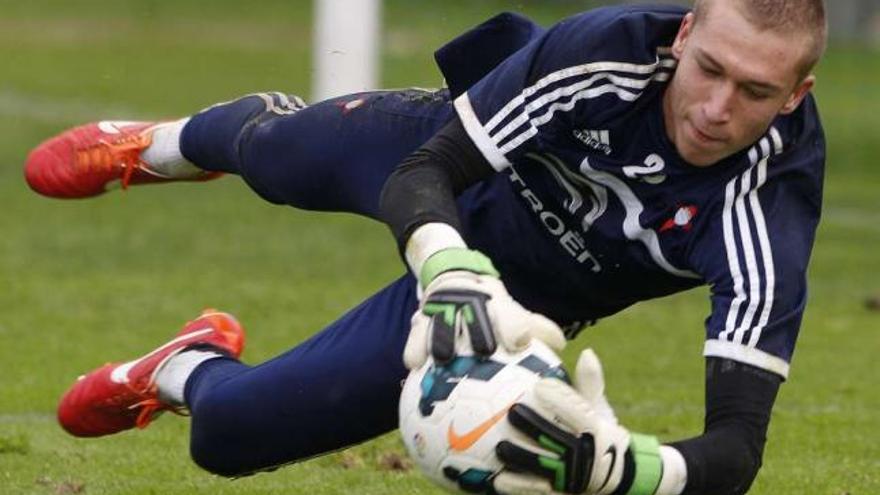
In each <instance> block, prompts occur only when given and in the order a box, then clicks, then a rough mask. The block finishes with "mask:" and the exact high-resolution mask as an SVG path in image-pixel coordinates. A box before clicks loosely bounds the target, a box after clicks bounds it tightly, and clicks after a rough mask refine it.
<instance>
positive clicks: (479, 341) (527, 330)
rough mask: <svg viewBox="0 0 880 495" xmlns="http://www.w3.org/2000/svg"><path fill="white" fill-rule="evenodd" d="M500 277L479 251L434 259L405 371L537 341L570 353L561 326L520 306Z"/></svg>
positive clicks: (424, 271) (424, 272)
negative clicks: (463, 354)
mask: <svg viewBox="0 0 880 495" xmlns="http://www.w3.org/2000/svg"><path fill="white" fill-rule="evenodd" d="M498 276H499V275H498V272H497V271H496V270H495V267H494V266H493V265H492V262H491V260H489V258H488V257H486V256H485V255H484V254H482V253H480V252H479V251H475V250H471V249H465V248H448V249H443V250H441V251H438V252H436V253H434V254H433V255H431V256H430V257H429V258H428V259H427V260H426V261H425V262H424V264H423V265H422V267H421V273H420V276H419V281H420V284H421V288H422V289H423V290H424V295H423V296H422V298H421V304H420V306H419V309H418V311H416V313H415V314H414V315H413V318H412V330H411V331H410V335H409V339H408V340H407V342H406V347H405V349H404V353H403V360H404V363H405V364H406V367H407V368H409V369H416V368H419V367H421V366H422V365H423V364H424V363H425V361H426V360H427V359H428V356H429V355H431V356H433V358H434V360H435V361H436V362H438V363H440V364H443V363H447V362H449V361H450V360H452V359H453V358H454V357H455V356H456V354H459V353H460V352H461V351H462V350H463V349H468V348H469V350H472V351H473V352H474V353H475V354H477V355H478V356H489V355H491V354H492V353H494V352H495V350H496V349H497V348H498V344H499V343H500V344H501V346H503V347H504V348H505V349H506V350H508V351H510V352H516V351H519V350H522V349H524V348H525V347H526V346H527V345H528V344H529V341H530V340H531V339H532V338H537V339H538V340H541V341H543V342H544V343H545V344H547V345H548V346H549V347H550V348H552V349H554V350H557V351H559V350H561V349H562V348H563V347H565V336H564V335H563V333H562V330H561V329H560V328H559V326H558V325H556V323H554V322H553V321H551V320H550V319H548V318H546V317H545V316H543V315H540V314H538V313H533V312H531V311H529V310H527V309H525V308H523V307H522V306H520V304H519V303H517V302H516V301H514V300H513V298H512V297H510V294H508V293H507V289H506V288H505V287H504V284H503V283H502V282H501V280H500V279H499V278H498Z"/></svg>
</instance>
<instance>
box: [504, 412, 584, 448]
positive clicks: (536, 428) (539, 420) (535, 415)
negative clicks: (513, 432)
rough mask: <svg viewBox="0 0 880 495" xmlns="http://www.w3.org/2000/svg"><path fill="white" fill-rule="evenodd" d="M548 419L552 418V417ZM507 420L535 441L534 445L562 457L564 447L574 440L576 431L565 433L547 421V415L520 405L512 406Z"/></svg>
mask: <svg viewBox="0 0 880 495" xmlns="http://www.w3.org/2000/svg"><path fill="white" fill-rule="evenodd" d="M550 417H553V416H552V415H551V416H550ZM507 420H508V421H509V422H510V424H511V425H512V426H513V427H514V428H516V429H517V430H519V431H521V432H522V433H524V434H525V435H526V436H528V437H529V438H531V439H532V440H534V441H535V443H536V444H537V445H538V446H540V447H541V448H543V449H546V450H547V451H549V452H554V453H556V454H559V455H563V454H564V453H565V450H566V446H568V445H570V444H571V443H572V442H573V441H574V440H575V436H574V435H575V434H576V433H579V432H577V430H573V431H574V432H576V433H573V431H567V430H566V429H565V428H563V427H562V426H567V425H559V424H557V423H556V422H554V421H551V420H549V419H547V415H546V414H544V413H543V411H542V412H538V411H537V410H536V409H534V408H532V407H530V406H528V405H526V404H522V403H517V404H514V405H513V407H511V408H510V411H508V412H507Z"/></svg>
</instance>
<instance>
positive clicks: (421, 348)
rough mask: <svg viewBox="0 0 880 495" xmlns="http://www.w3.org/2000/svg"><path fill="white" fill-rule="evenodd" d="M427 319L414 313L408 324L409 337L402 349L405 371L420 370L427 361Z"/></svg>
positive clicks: (418, 313)
mask: <svg viewBox="0 0 880 495" xmlns="http://www.w3.org/2000/svg"><path fill="white" fill-rule="evenodd" d="M428 321H429V319H428V317H426V316H424V315H422V314H421V312H416V314H415V315H413V317H412V321H411V324H410V331H409V337H408V338H407V339H406V346H405V347H404V348H403V364H404V365H405V366H406V367H407V369H410V370H415V369H418V368H421V367H422V365H424V364H425V361H427V360H428Z"/></svg>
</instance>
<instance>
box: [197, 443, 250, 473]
mask: <svg viewBox="0 0 880 495" xmlns="http://www.w3.org/2000/svg"><path fill="white" fill-rule="evenodd" d="M227 452H228V447H223V446H221V445H207V444H206V443H204V442H191V443H190V457H192V460H193V462H195V463H196V465H197V466H199V467H200V468H202V469H204V470H205V471H208V472H209V473H211V474H216V475H219V476H225V477H227V478H235V477H238V476H243V475H245V474H247V471H246V470H245V469H244V467H243V466H241V465H240V464H239V463H238V462H233V460H232V459H230V457H229V455H228V453H227Z"/></svg>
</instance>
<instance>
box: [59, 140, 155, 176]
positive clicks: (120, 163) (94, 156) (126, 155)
mask: <svg viewBox="0 0 880 495" xmlns="http://www.w3.org/2000/svg"><path fill="white" fill-rule="evenodd" d="M150 142H151V137H150V135H149V134H127V135H123V136H120V137H119V138H118V139H114V140H113V141H107V140H104V139H102V140H100V141H98V142H97V143H96V144H93V145H91V146H87V147H85V148H83V149H77V150H76V165H77V167H79V168H80V169H82V170H83V171H84V172H87V173H88V172H107V171H112V170H113V169H114V168H117V167H118V168H122V177H121V179H122V189H128V185H129V183H130V182H131V176H132V174H134V172H135V170H137V169H142V170H144V171H147V170H146V168H145V167H144V165H145V164H144V161H143V160H141V158H140V154H141V151H142V150H143V149H144V148H146V147H147V146H149V145H150Z"/></svg>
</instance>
